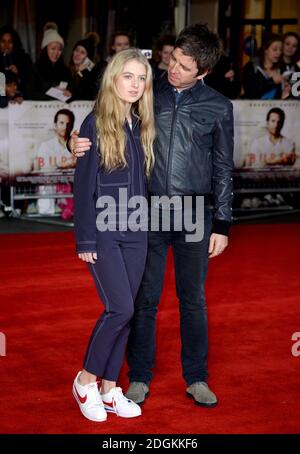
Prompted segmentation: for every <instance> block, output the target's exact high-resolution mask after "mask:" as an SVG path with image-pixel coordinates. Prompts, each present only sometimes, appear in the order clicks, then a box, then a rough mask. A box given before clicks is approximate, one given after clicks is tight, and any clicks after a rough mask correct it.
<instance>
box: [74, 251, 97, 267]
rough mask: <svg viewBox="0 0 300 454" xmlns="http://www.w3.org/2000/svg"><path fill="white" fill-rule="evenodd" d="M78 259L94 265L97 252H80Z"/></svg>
mask: <svg viewBox="0 0 300 454" xmlns="http://www.w3.org/2000/svg"><path fill="white" fill-rule="evenodd" d="M78 258H79V259H80V260H83V261H84V262H87V263H92V264H93V265H94V264H95V263H96V260H97V258H98V257H97V252H82V253H81V254H78Z"/></svg>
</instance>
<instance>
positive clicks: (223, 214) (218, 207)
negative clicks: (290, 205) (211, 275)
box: [208, 103, 234, 258]
mask: <svg viewBox="0 0 300 454" xmlns="http://www.w3.org/2000/svg"><path fill="white" fill-rule="evenodd" d="M232 111H233V109H232V104H231V103H230V104H229V105H228V106H227V108H226V111H225V112H224V114H223V117H222V118H221V119H219V120H218V123H217V127H216V130H215V132H214V149H213V194H214V202H215V212H214V219H213V229H212V235H211V238H210V244H209V251H208V252H209V257H210V258H212V257H216V256H217V255H219V254H221V253H222V252H223V251H224V249H225V248H226V247H227V245H228V235H229V227H230V224H231V222H232V211H231V207H232V199H233V192H232V189H233V183H232V170H233V166H234V164H233V112H232Z"/></svg>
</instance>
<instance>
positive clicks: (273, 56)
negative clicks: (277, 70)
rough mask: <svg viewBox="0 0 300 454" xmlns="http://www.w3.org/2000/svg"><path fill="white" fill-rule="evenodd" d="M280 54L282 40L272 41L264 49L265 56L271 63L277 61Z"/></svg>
mask: <svg viewBox="0 0 300 454" xmlns="http://www.w3.org/2000/svg"><path fill="white" fill-rule="evenodd" d="M281 54H282V42H281V41H274V42H273V43H272V44H270V46H269V47H268V48H267V49H266V50H265V58H267V59H268V60H269V61H270V62H271V63H273V64H275V63H278V62H279V60H280V57H281Z"/></svg>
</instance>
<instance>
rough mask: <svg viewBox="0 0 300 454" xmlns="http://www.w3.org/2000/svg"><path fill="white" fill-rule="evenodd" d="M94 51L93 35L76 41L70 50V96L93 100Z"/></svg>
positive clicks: (94, 94)
mask: <svg viewBox="0 0 300 454" xmlns="http://www.w3.org/2000/svg"><path fill="white" fill-rule="evenodd" d="M94 53H95V41H94V38H93V36H91V37H90V38H85V39H81V40H80V41H77V43H76V44H75V46H74V47H73V50H72V55H71V60H70V63H69V68H70V70H71V75H72V79H71V83H70V87H71V91H72V98H71V99H70V100H69V101H70V102H71V101H74V100H76V99H82V100H94V99H95V97H96V94H97V91H96V70H95V68H96V67H95V63H94V61H93V58H94Z"/></svg>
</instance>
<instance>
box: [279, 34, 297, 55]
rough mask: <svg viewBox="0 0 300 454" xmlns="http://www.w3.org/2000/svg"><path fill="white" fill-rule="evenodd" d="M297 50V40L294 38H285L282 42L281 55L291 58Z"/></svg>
mask: <svg viewBox="0 0 300 454" xmlns="http://www.w3.org/2000/svg"><path fill="white" fill-rule="evenodd" d="M297 49H298V40H297V38H295V36H287V37H286V38H285V40H284V42H283V55H284V56H285V57H293V56H294V55H295V53H296V52H297Z"/></svg>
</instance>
